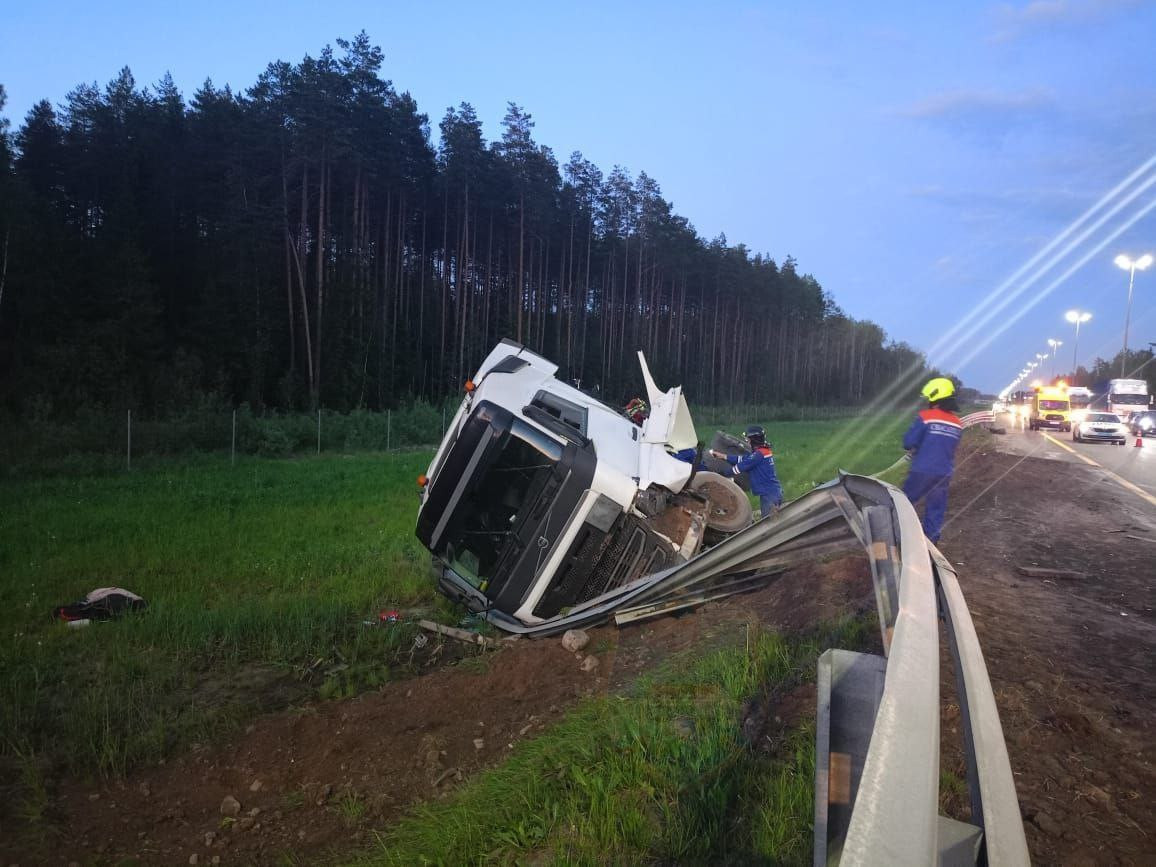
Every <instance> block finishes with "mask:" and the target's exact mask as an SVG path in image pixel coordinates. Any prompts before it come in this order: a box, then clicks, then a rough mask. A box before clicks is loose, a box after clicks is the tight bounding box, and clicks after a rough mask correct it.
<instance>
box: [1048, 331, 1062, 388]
mask: <svg viewBox="0 0 1156 867" xmlns="http://www.w3.org/2000/svg"><path fill="white" fill-rule="evenodd" d="M1063 345H1064V341H1062V340H1056V339H1055V338H1052V337H1049V338H1048V346H1050V347H1051V348H1052V379H1055V378H1056V356H1057V355H1058V354H1059V353H1058V352H1057V351H1056V350H1058V349H1059V348H1060V347H1061V346H1063Z"/></svg>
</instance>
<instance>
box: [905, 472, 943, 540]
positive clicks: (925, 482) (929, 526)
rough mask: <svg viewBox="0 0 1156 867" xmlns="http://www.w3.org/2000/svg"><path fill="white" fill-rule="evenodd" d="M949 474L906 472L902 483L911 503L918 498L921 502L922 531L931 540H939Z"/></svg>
mask: <svg viewBox="0 0 1156 867" xmlns="http://www.w3.org/2000/svg"><path fill="white" fill-rule="evenodd" d="M950 482H951V476H940V475H934V474H932V473H914V472H912V473H908V474H907V481H905V482H904V483H903V493H904V494H906V495H907V499H909V500H911V505H913V506H914V505H915V504H917V503H918V502H919V501H920V500H926V502H925V503H924V504H923V532H924V534H926V536H927V538H928V539H930V540H931V541H932V542H938V541H939V534H940V533H942V532H943V519H944V517H945V516H946V515H947V486H948V483H950Z"/></svg>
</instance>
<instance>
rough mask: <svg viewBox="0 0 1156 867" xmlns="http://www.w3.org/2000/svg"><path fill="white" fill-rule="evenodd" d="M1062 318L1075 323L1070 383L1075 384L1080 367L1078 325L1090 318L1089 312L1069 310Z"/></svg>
mask: <svg viewBox="0 0 1156 867" xmlns="http://www.w3.org/2000/svg"><path fill="white" fill-rule="evenodd" d="M1064 318H1065V319H1067V320H1068V321H1069V322H1073V323H1075V326H1076V343H1075V345H1074V346H1073V347H1072V385H1076V384H1077V373H1076V371H1078V370H1079V369H1080V360H1079V359H1080V325H1081V324H1082V323H1084V322H1087V321H1088V320H1089V319H1091V318H1092V314H1091V313H1087V312H1085V311H1083V310H1069V311H1068V312H1067V313H1065V314H1064Z"/></svg>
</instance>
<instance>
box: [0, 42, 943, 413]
mask: <svg viewBox="0 0 1156 867" xmlns="http://www.w3.org/2000/svg"><path fill="white" fill-rule="evenodd" d="M383 60H384V59H383V55H382V52H381V50H380V49H379V48H378V47H376V46H374V45H373V44H372V43H371V41H370V40H369V38H368V37H367V36H366V35H365V34H364V33H361V34H359V35H358V36H357V37H355V38H353V39H351V40H337V48H336V50H334V49H331V48H329V47H327V48H325V49H324V50H323V51H321V52H320V54H319V55H318V56H316V57H311V56H306V57H305V58H304V59H302V60H301V61H300V62H299V63H296V64H291V63H287V62H282V61H278V62H275V63H271V64H269V66H268V67H267V68H266V69H265V71H264V72H262V73H261V75H260V76H259V77H258V78H257V80H256V82H255V83H254V84H253V85H252V86H251V87H249V88H248V89H247V90H245V91H244V92H243V93H242V92H234V91H233V90H231V89H230V88H229V87H224V88H220V87H217V86H215V85H214V84H213V83H212V81H211V80H210V81H206V82H205V83H204V85H202V86H201V87H200V89H198V90H197V91H196V93H194V94H193V96H192V98H191V99H189V100H188V101H187V102H186V100H185V98H184V97H183V95H182V94H181V93H180V92H179V91H178V89H177V87H176V86H175V84H174V83H173V81H172V79H171V78H170V77H168V76H166V77H165V78H164V79H163V80H162V81H161V82H159V83H158V84H156V85H155V86H153V87H138V86H137V83H136V82H135V81H134V79H133V76H132V74H131V73H130V71H129V70H128V69H124V70H122V71H121V73H120V74H119V75H118V76H117V77H116V78H114V79H113V80H112V81H111V82H109V84H108V85H107V86H105V87H103V88H99V87H97V86H96V85H95V84H92V85H90V84H84V85H81V86H79V87H77V88H76V89H74V90H73V91H72V92H70V93H69V94H68V95H67V97H66V98H65V101H64V102H63V103H62V104H61V105H59V106H58V107H54V106H53V105H52V103H51V102H49V101H48V100H44V101H41V102H39V103H37V104H36V105H35V106H34V107H33V108H32V109H31V110H30V111H29V112H28V114H27V116H26V117H25V119H24V120H23V122H22V123H21V124H20V125H19V127H18V128H16V129H13V128H12V127H11V125H10V124H9V123H7V122H4V125H3V126H2V127H0V389H2V393H0V400H2V402H3V407H4V408H5V409H7V410H8V411H10V412H16V413H19V412H27V411H29V410H34V411H36V412H40V413H51V414H68V413H73V412H76V411H77V410H79V409H82V408H85V407H108V408H110V407H124V406H129V407H139V408H142V409H146V410H154V411H157V412H163V411H165V410H166V409H173V408H177V407H187V406H189V405H191V404H194V403H196V402H197V401H205V400H216V401H219V402H227V403H234V404H235V403H239V402H247V403H249V404H250V405H251V406H254V407H273V408H285V409H289V408H305V407H312V406H318V405H324V406H326V407H329V408H332V409H349V408H355V407H365V408H370V409H380V408H385V407H389V406H395V405H397V404H398V403H399V402H404V401H406V400H410V399H415V398H420V399H427V400H437V399H440V398H441V397H443V396H445V395H447V394H450V393H452V392H454V391H456V390H458V389H459V388H460V386H461V383H462V382H463V381H464V380H465V379H466V378H467V377H468V376H469V375H470V373H471V372H472V371H473V370H474V369H475V367H476V366H477V364H478V363H479V362H480V361H481V359H482V358H484V356H485V355H486V353H487V352H488V351H489V350H490V349H491V348H492V346H493V345H494V344H495V342H496V341H497V340H499V339H500V338H503V337H509V338H513V339H514V340H516V341H518V342H520V343H523V344H525V345H526V346H529V347H530V348H532V349H534V350H536V351H537V352H539V353H541V354H543V355H545V356H546V357H548V358H550V359H551V360H553V361H555V362H557V363H558V364H559V366H560V374H559V375H560V376H563V377H565V378H566V379H568V380H570V381H574V382H577V383H579V384H580V387H582V388H583V389H589V390H593V391H596V392H597V393H599V394H600V395H602V396H603V397H604V398H606V399H607V400H609V401H611V402H613V401H615V400H617V399H618V398H619V397H620V396H623V395H627V394H629V393H630V392H631V391H632V390H634V389H637V388H638V387H639V386H640V378H639V376H638V372H637V364H636V362H635V360H634V355H633V353H634V350H636V349H642V350H644V351H645V352H646V354H647V358H648V360H649V361H650V363H651V367H652V369H653V370H654V371H655V374H656V376H657V377H658V378H659V380H660V382H662V383H666V384H674V383H682V384H683V385H684V387H685V388H686V390H687V392H688V393H689V394H690V395H691V396H692V398H693V400H695V401H696V402H698V403H700V404H721V403H730V402H743V401H746V402H759V403H764V404H769V403H777V402H784V401H793V402H796V403H803V404H812V405H814V404H825V403H836V402H862V401H866V400H868V399H870V398H871V397H872V396H874V395H875V394H877V393H878V392H879V391H881V390H882V389H883V388H884V387H885V386H886V385H887V384H888V383H890V382H892V381H893V380H894V379H895V377H896V376H898V375H900V374H901V373H902V372H905V371H908V370H910V369H911V368H912V367H920V366H921V365H922V357H921V356H920V355H919V353H918V352H916V351H915V350H914V349H912V348H911V347H909V346H907V345H905V344H903V343H895V342H893V341H890V340H888V338H887V336H886V334H885V333H884V331H883V329H881V328H880V327H879V326H878V325H876V324H874V323H872V322H868V321H861V320H856V319H854V318H852V317H850V316H847V315H846V314H845V313H843V312H842V311H841V310H840V309H839V307H838V306H837V305H836V304H835V302H834V300H833V299H832V297H831V296H830V294H829V293H828V292H826V291H825V290H824V289H823V288H822V286H821V285H820V283H819V282H818V281H817V280H816V279H815V278H814V277H812V276H811V275H810V274H807V273H804V272H802V271H801V270H800V268H799V266H798V263H797V262H796V261H795V260H794V259H793V258H790V257H788V258H786V259H785V260H783V261H782V262H781V263H780V262H776V261H775V260H774V259H772V258H771V257H769V256H767V255H763V254H759V253H752V252H751V251H750V250H748V249H747V247H746V246H744V245H743V244H735V245H732V244H730V243H729V242H728V241H727V239H726V238H725V236H722V235H720V236H719V237H717V238H715V239H713V240H707V239H704V238H702V237H700V236H699V234H698V233H697V232H696V231H695V228H694V226H693V225H692V224H691V223H690V222H689V221H688V220H687V218H686V217H683V216H681V215H679V214H677V213H675V212H674V210H673V208H672V206H671V204H670V203H669V202H668V201H666V200H665V199H664V198H663V196H662V192H661V189H660V187H659V184H658V183H657V182H656V181H655V180H654V179H653V178H651V177H650V176H648V175H647V174H646V173H645V172H639V173H638V174H637V175H632V174H631V173H630V172H629V171H627V170H626V169H624V168H622V167H621V166H615V167H614V168H613V169H612V170H611V171H609V172H608V173H606V172H603V171H602V170H601V169H600V168H599V167H597V166H596V165H594V164H593V163H592V162H590V161H589V160H587V159H585V158H584V157H583V156H582V154H581V153H578V152H575V153H573V154H571V155H570V157H569V159H568V160H566V161H565V163H562V162H560V161H559V159H558V158H557V157H556V156H555V155H554V153H553V152H552V151H551V149H550V148H549V147H547V146H545V145H543V144H541V143H539V142H537V141H536V140H535V138H534V135H533V130H534V123H533V120H532V117H531V115H530V114H529V113H527V112H526V111H525V110H524V109H523V108H521V107H519V106H518V105H515V104H514V103H510V104H509V109H508V111H507V113H506V115H505V117H504V119H503V121H502V125H501V135H500V136H499V137H498V138H496V139H493V140H490V141H487V140H486V138H485V136H484V134H483V129H482V124H481V122H480V120H479V119H478V116H477V114H476V112H475V111H474V109H473V108H472V107H471V106H470V105H469V104H468V103H465V102H463V103H461V104H460V105H458V106H456V107H451V108H449V109H447V110H446V112H445V114H444V115H443V116H442V118H441V120H440V122H439V123H438V125H437V126H438V128H437V136H436V142H435V136H434V135H433V134H432V130H431V129H430V123H429V120H428V117H427V116H426V115H425V114H423V113H422V112H421V111H420V110H419V108H418V106H417V103H416V102H415V100H414V99H413V98H412V97H411V96H410V95H409V94H408V93H406V92H403V91H399V90H398V89H396V88H395V87H394V85H393V84H392V83H391V82H390V81H388V80H387V79H385V78H383V75H382V66H383ZM2 109H3V93H2V89H0V111H2Z"/></svg>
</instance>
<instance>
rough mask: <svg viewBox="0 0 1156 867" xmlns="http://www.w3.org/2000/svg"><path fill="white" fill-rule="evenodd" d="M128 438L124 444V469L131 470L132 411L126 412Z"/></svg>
mask: <svg viewBox="0 0 1156 867" xmlns="http://www.w3.org/2000/svg"><path fill="white" fill-rule="evenodd" d="M126 430H127V432H128V436H127V437H126V442H125V453H124V454H125V469H128V470H131V469H132V410H131V409H130V410H129V411H128V425H127V427H126Z"/></svg>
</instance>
